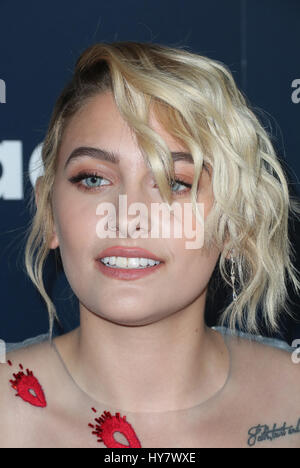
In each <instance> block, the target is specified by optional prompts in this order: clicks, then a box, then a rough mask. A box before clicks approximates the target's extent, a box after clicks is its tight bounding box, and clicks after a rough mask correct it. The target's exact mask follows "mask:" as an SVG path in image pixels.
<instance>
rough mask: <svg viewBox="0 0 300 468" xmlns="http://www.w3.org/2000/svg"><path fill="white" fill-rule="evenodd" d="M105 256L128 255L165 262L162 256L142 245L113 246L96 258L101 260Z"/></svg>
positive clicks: (129, 256)
mask: <svg viewBox="0 0 300 468" xmlns="http://www.w3.org/2000/svg"><path fill="white" fill-rule="evenodd" d="M104 257H128V258H137V257H139V258H150V259H153V260H156V261H159V262H161V263H164V261H163V259H162V258H158V257H157V256H156V255H154V254H153V253H152V252H150V251H149V250H146V249H142V248H140V247H122V246H119V245H117V246H113V247H109V248H107V249H105V250H103V251H102V252H101V253H100V254H99V255H98V256H97V258H96V260H100V259H101V258H104Z"/></svg>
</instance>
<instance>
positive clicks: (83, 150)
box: [64, 146, 194, 170]
mask: <svg viewBox="0 0 300 468" xmlns="http://www.w3.org/2000/svg"><path fill="white" fill-rule="evenodd" d="M86 156H88V157H90V158H94V159H98V160H100V161H108V162H110V163H113V164H119V162H120V158H121V156H120V155H119V154H118V153H115V152H113V151H107V150H104V149H101V148H93V147H90V146H80V147H78V148H75V149H74V150H73V151H72V153H71V154H70V156H69V157H68V159H67V161H66V163H65V166H64V170H65V169H66V167H67V166H68V164H69V163H70V161H72V160H75V159H80V158H82V157H86ZM171 156H172V159H173V161H174V162H175V161H186V162H188V163H190V164H194V161H193V157H192V155H191V154H190V153H185V152H183V151H173V152H171Z"/></svg>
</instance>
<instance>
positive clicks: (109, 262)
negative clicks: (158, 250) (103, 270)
mask: <svg viewBox="0 0 300 468" xmlns="http://www.w3.org/2000/svg"><path fill="white" fill-rule="evenodd" d="M100 261H101V262H102V263H104V265H106V266H107V267H111V268H124V269H127V270H129V269H131V268H137V269H143V268H149V267H153V266H155V265H158V264H159V263H161V262H159V261H156V260H152V259H151V258H132V257H104V258H101V259H100Z"/></svg>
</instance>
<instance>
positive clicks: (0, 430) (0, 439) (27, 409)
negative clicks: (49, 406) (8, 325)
mask: <svg viewBox="0 0 300 468" xmlns="http://www.w3.org/2000/svg"><path fill="white" fill-rule="evenodd" d="M6 361H7V362H6V363H2V364H0V417H1V424H0V447H22V446H23V442H24V441H25V440H26V437H27V438H28V437H30V434H29V433H28V428H29V429H30V425H28V424H27V426H26V431H25V432H26V434H27V435H26V437H25V439H24V437H23V436H22V440H21V439H19V434H22V429H23V428H22V425H23V422H24V421H26V420H28V418H32V414H31V411H32V410H31V408H33V405H32V404H30V400H31V401H32V402H33V403H34V404H36V405H37V406H38V405H39V404H40V407H42V406H43V398H42V395H43V394H42V392H39V386H40V388H41V389H42V382H44V381H45V380H46V379H47V374H46V372H45V368H47V367H48V366H49V364H50V368H51V362H50V361H51V352H50V346H49V343H48V341H47V342H42V343H37V344H33V345H30V346H28V347H26V348H20V349H17V350H14V351H11V352H8V353H7V355H6ZM33 370H34V372H33ZM35 375H37V376H38V379H36V382H37V384H36V385H35V386H33V388H32V382H33V380H32V378H33V377H35ZM22 376H25V377H26V378H27V377H28V376H30V377H31V380H28V379H27V380H26V379H23V384H24V385H23V386H22V387H19V388H18V383H19V382H20V380H21V378H22ZM28 383H30V385H29V386H27V384H28ZM29 387H30V388H29ZM20 389H21V393H23V394H22V397H23V398H21V397H20V395H19V396H17V395H18V393H20ZM26 400H27V401H26ZM28 400H29V402H28ZM29 432H30V430H29Z"/></svg>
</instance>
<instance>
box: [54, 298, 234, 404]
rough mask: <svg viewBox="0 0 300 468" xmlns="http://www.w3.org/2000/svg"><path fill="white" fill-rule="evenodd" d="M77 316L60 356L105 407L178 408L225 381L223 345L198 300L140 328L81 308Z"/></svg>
mask: <svg viewBox="0 0 300 468" xmlns="http://www.w3.org/2000/svg"><path fill="white" fill-rule="evenodd" d="M203 309H204V307H203ZM80 315H81V325H80V327H79V328H77V329H76V330H74V331H73V332H71V333H70V334H69V342H68V345H66V346H65V352H64V349H63V344H62V345H61V349H62V354H64V356H63V357H64V358H65V360H67V365H68V367H69V370H70V372H71V374H72V376H73V378H74V379H75V380H76V382H77V384H78V385H79V386H80V387H81V388H82V389H83V390H85V391H86V392H87V393H88V394H89V395H90V396H91V397H92V398H93V399H95V400H97V401H99V402H103V403H105V404H106V405H107V406H112V407H114V408H120V409H122V410H123V411H125V410H126V411H128V412H143V411H147V412H148V411H173V410H180V409H184V408H189V407H192V406H195V405H197V404H200V403H201V402H202V401H205V400H206V399H208V398H210V397H211V396H212V395H214V393H216V392H217V391H218V390H219V389H220V388H221V387H222V386H223V384H224V382H225V381H226V378H227V374H228V370H229V356H228V352H227V348H226V345H225V343H224V340H223V338H222V336H221V335H220V334H219V333H217V332H215V331H213V330H211V329H210V328H208V327H207V326H206V325H205V322H204V311H203V313H202V314H199V304H195V305H194V306H193V305H191V306H190V307H189V308H187V309H185V310H184V311H179V312H176V313H174V314H172V315H171V316H169V317H167V318H166V319H164V320H160V321H157V322H155V323H151V324H147V325H143V326H124V325H119V324H116V323H112V322H110V321H108V320H105V319H103V318H101V317H99V316H97V315H95V314H93V313H91V312H89V311H87V310H84V309H83V308H81V314H80Z"/></svg>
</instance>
